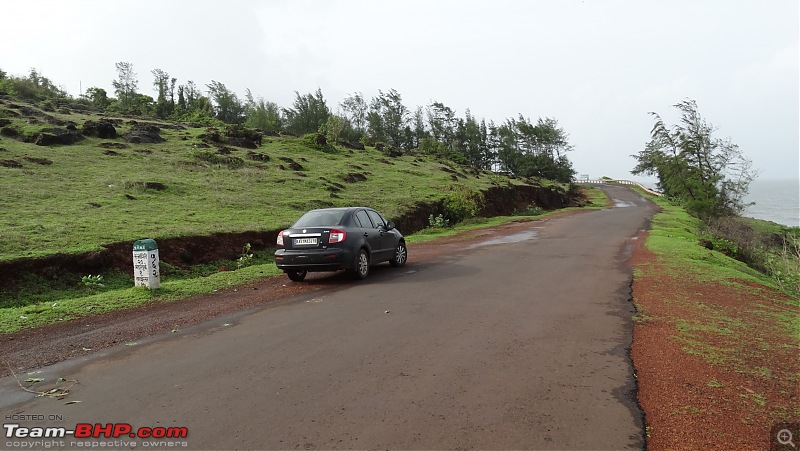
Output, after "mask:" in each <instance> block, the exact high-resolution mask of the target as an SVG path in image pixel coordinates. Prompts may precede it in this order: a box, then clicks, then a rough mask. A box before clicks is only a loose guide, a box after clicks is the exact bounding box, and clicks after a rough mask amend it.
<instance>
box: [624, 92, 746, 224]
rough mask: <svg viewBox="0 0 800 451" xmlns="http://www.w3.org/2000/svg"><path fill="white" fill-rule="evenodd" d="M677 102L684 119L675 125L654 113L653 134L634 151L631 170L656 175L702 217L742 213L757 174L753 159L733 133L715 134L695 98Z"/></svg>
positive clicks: (664, 187)
mask: <svg viewBox="0 0 800 451" xmlns="http://www.w3.org/2000/svg"><path fill="white" fill-rule="evenodd" d="M674 106H675V108H677V109H678V110H679V111H680V112H681V119H680V122H679V123H678V124H675V125H672V126H667V125H666V124H665V123H664V121H663V120H662V119H661V116H659V115H658V114H656V113H650V114H651V115H652V116H653V117H654V118H655V121H656V123H655V125H654V126H653V129H652V131H651V132H650V137H651V140H650V141H649V142H648V143H647V144H646V145H645V148H644V150H642V151H641V152H639V153H638V154H636V155H632V156H633V158H635V159H636V160H637V162H638V163H637V165H636V167H635V168H634V169H633V170H632V171H631V172H632V173H633V174H635V175H639V174H646V175H655V176H657V177H658V185H659V187H660V189H661V190H662V191H663V192H664V194H665V195H667V196H670V197H672V198H675V199H678V200H680V201H681V202H683V203H684V205H685V206H686V208H687V209H688V210H689V211H691V212H693V213H694V214H696V215H698V216H700V217H704V218H706V217H713V216H725V215H736V214H740V213H741V212H742V211H743V210H744V208H745V207H746V205H745V204H744V197H745V196H746V195H747V192H748V188H749V185H750V182H751V181H753V180H754V179H755V177H756V175H757V174H756V172H755V171H753V169H752V162H751V161H750V159H748V158H747V157H746V156H745V155H744V154H743V153H742V152H741V150H739V146H737V145H735V144H733V143H732V142H731V141H730V140H729V139H719V138H714V137H712V133H713V132H714V131H715V130H716V129H715V128H714V126H712V125H711V124H709V123H708V122H706V121H705V119H703V118H702V117H701V116H700V114H699V113H698V111H697V103H696V102H695V101H694V100H684V101H683V102H681V103H679V104H677V105H674Z"/></svg>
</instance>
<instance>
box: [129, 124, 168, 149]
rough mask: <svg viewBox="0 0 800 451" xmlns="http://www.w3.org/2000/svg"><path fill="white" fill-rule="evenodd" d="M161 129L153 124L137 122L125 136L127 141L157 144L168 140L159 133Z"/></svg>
mask: <svg viewBox="0 0 800 451" xmlns="http://www.w3.org/2000/svg"><path fill="white" fill-rule="evenodd" d="M160 132H161V129H160V128H158V126H156V125H152V124H135V125H133V126H131V129H130V131H129V132H128V133H125V135H124V136H123V137H124V138H125V141H128V142H129V143H133V144H156V143H161V142H164V141H166V139H164V138H162V137H161V135H160V134H159V133H160Z"/></svg>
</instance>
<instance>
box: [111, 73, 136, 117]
mask: <svg viewBox="0 0 800 451" xmlns="http://www.w3.org/2000/svg"><path fill="white" fill-rule="evenodd" d="M116 66H117V79H116V80H114V81H112V82H111V84H112V85H113V86H114V92H115V93H116V95H117V102H119V106H120V108H121V109H122V110H123V111H128V110H133V109H135V108H136V106H137V100H138V99H137V95H136V89H137V88H138V85H139V80H138V79H137V78H136V73H135V72H134V71H133V64H131V63H129V62H125V61H121V62H119V63H117V64H116Z"/></svg>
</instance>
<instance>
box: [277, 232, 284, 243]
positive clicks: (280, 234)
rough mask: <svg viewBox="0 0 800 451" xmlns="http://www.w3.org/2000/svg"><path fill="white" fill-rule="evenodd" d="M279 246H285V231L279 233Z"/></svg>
mask: <svg viewBox="0 0 800 451" xmlns="http://www.w3.org/2000/svg"><path fill="white" fill-rule="evenodd" d="M277 244H278V246H283V230H281V231H280V233H278V243H277Z"/></svg>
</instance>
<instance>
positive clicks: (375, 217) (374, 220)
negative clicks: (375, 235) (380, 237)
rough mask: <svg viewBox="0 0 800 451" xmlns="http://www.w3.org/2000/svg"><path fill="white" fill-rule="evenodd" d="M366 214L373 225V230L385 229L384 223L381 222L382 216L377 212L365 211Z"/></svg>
mask: <svg viewBox="0 0 800 451" xmlns="http://www.w3.org/2000/svg"><path fill="white" fill-rule="evenodd" d="M367 214H368V215H369V218H370V219H372V223H373V224H375V228H381V227H382V228H384V229H385V228H386V221H384V220H383V216H381V215H379V214H378V212H376V211H372V210H367Z"/></svg>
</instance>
